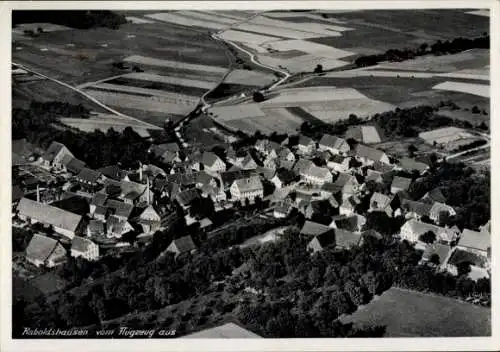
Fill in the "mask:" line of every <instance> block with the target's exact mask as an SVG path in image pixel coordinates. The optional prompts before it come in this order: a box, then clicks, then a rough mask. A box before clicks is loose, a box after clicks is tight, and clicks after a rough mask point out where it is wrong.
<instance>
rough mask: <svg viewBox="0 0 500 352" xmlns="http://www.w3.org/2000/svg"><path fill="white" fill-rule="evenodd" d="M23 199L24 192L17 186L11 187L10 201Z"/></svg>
mask: <svg viewBox="0 0 500 352" xmlns="http://www.w3.org/2000/svg"><path fill="white" fill-rule="evenodd" d="M22 197H24V192H23V190H22V189H21V187H19V186H18V185H14V186H12V201H13V202H17V201H18V200H20V199H21V198H22Z"/></svg>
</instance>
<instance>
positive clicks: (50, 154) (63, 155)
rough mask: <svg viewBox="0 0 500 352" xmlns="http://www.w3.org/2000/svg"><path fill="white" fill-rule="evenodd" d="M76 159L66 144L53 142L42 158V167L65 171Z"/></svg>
mask: <svg viewBox="0 0 500 352" xmlns="http://www.w3.org/2000/svg"><path fill="white" fill-rule="evenodd" d="M74 157H75V156H74V155H73V154H72V153H71V152H70V151H69V149H68V148H66V146H65V145H64V144H61V143H58V142H52V143H51V144H50V146H49V148H48V149H47V150H46V151H45V153H44V154H43V156H42V165H43V166H44V167H46V168H54V169H55V170H64V169H65V167H66V165H68V164H69V162H70V161H71V160H72V158H74Z"/></svg>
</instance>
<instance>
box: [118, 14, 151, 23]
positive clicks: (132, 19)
mask: <svg viewBox="0 0 500 352" xmlns="http://www.w3.org/2000/svg"><path fill="white" fill-rule="evenodd" d="M125 18H126V20H127V21H130V22H132V23H133V24H146V23H155V22H154V21H150V20H147V19H145V18H140V17H134V16H128V17H125Z"/></svg>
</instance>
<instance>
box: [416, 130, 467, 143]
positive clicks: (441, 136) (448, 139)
mask: <svg viewBox="0 0 500 352" xmlns="http://www.w3.org/2000/svg"><path fill="white" fill-rule="evenodd" d="M418 136H419V137H420V138H421V139H423V140H424V141H425V142H426V143H428V144H431V145H443V146H446V145H448V144H450V143H452V142H455V141H457V140H459V139H464V138H465V139H468V138H470V137H472V135H471V134H470V133H469V132H466V131H465V130H463V129H461V128H458V127H443V128H438V129H435V130H432V131H427V132H421V133H420V134H419V135H418Z"/></svg>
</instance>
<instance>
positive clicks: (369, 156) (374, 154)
mask: <svg viewBox="0 0 500 352" xmlns="http://www.w3.org/2000/svg"><path fill="white" fill-rule="evenodd" d="M355 155H356V158H357V159H358V160H359V161H361V162H362V163H363V164H364V165H373V164H374V163H375V162H377V161H378V162H381V163H384V164H390V163H391V162H390V160H389V157H388V156H387V154H385V153H384V152H383V151H381V150H378V149H375V148H371V147H367V146H366V145H363V144H358V145H357V147H356V150H355Z"/></svg>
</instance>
